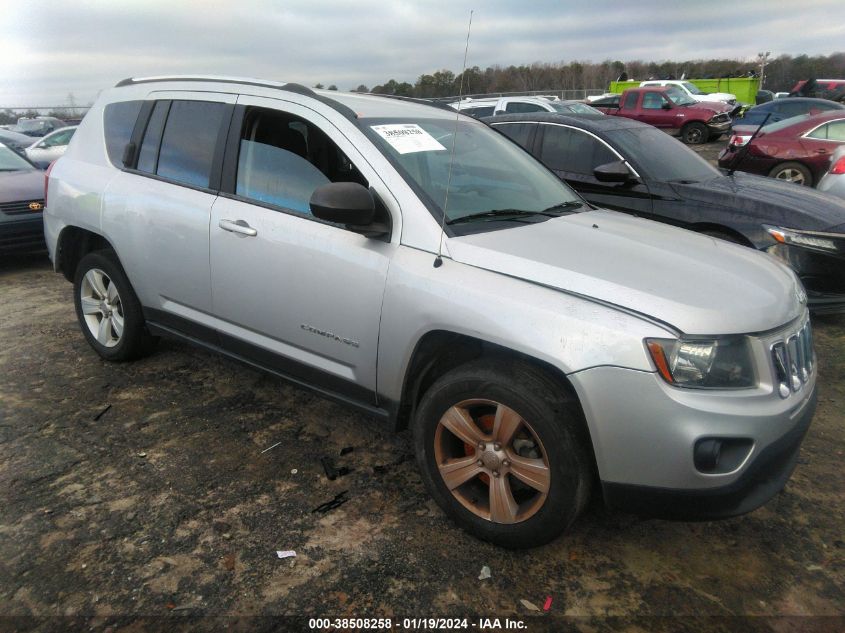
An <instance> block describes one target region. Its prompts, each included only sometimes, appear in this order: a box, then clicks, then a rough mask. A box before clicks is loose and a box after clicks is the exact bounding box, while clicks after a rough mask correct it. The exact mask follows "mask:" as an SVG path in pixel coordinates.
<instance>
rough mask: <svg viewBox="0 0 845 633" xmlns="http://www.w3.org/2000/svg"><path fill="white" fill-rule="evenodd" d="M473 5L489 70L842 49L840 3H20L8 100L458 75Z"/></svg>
mask: <svg viewBox="0 0 845 633" xmlns="http://www.w3.org/2000/svg"><path fill="white" fill-rule="evenodd" d="M470 9H474V10H475V13H474V16H473V24H472V36H471V39H470V46H469V59H468V65H469V66H473V65H477V66H480V67H481V68H485V67H487V66H490V65H494V64H501V65H509V64H521V63H531V62H534V61H544V62H559V61H570V60H573V59H577V60H588V61H602V60H604V59H621V60H623V61H625V60H631V59H642V60H644V61H660V60H665V59H699V58H710V57H727V58H739V59H749V60H750V59H752V58H754V57H755V56H756V54H757V52H758V51H761V50H768V51H771V52H772V54H773V55H774V56H777V55H779V54H782V53H789V54H799V53H808V54H829V53H832V52H834V51H837V50H845V18H843V16H845V10H843V3H842V0H803V1H802V2H800V3H795V2H794V0H790V1H788V2H783V1H781V0H742V1H739V2H737V1H736V0H730V1H724V0H695V1H693V0H674V2H672V1H668V2H666V1H658V0H636V1H629V0H616V1H615V2H608V1H605V0H587V1H582V2H568V1H563V0H538V1H532V0H520V1H514V0H487V1H483V0H472V1H469V0H444V1H440V0H438V1H426V2H422V1H420V2H402V1H398V0H393V1H387V0H381V1H375V0H326V1H320V0H311V1H307V0H306V1H300V0H276V1H271V0H240V1H237V2H236V1H232V2H223V1H219V0H218V1H216V2H212V1H206V2H202V1H200V0H133V1H130V0H101V1H94V0H74V1H72V2H69V1H67V0H52V1H49V0H16V1H14V2H8V3H6V7H5V9H4V11H3V19H2V20H0V107H4V106H5V107H11V106H51V105H60V104H65V103H66V102H67V96H68V93H73V95H74V96H75V98H76V100H77V102H78V103H80V104H84V103H87V102H88V101H89V100H91V99H94V98H95V97H96V95H97V92H98V91H99V90H100V89H102V88H104V87H109V86H113V85H114V84H115V83H116V82H117V81H119V80H120V79H122V78H124V77H129V76H144V75H157V74H166V73H171V74H189V73H202V74H218V75H220V74H225V75H238V76H248V77H260V78H264V79H274V80H279V81H295V82H299V83H304V84H307V85H313V84H315V83H317V82H321V83H323V84H325V85H326V86H328V85H330V84H337V86H338V87H339V88H340V89H341V90H348V89H350V88H355V87H356V86H358V85H359V84H362V83H363V84H366V85H367V86H368V87H372V86H374V85H376V84H378V83H381V82H384V81H387V80H388V79H391V78H394V79H396V80H397V81H409V82H411V83H413V82H414V81H415V80H416V78H417V77H418V76H419V75H420V74H422V73H425V72H433V71H435V70H437V69H441V68H448V69H450V70H453V71H455V72H459V71H460V68H461V63H462V60H463V51H464V42H465V38H466V28H467V22H468V19H469V11H470ZM585 87H588V88H589V87H595V86H585Z"/></svg>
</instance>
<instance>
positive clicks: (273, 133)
mask: <svg viewBox="0 0 845 633" xmlns="http://www.w3.org/2000/svg"><path fill="white" fill-rule="evenodd" d="M330 182H357V183H359V184H361V185H363V186H365V187H368V186H369V184H368V183H367V181H366V179H365V178H364V177H363V176H362V175H361V173H360V172H359V171H358V169H357V168H356V167H355V166H354V165H353V164H352V162H351V161H350V160H349V159H348V158H347V157H346V155H345V154H344V153H343V152H342V151H341V150H340V148H338V147H337V145H335V143H334V142H332V141H331V139H329V137H328V136H326V134H325V133H323V132H322V131H321V130H320V129H318V128H317V127H316V126H314V125H312V124H310V123H308V122H306V121H303V120H301V119H298V118H297V117H294V116H291V115H287V114H284V113H282V112H277V111H273V110H265V109H262V108H253V109H251V110H250V111H249V112H248V113H247V115H246V117H245V123H244V129H243V130H242V132H241V140H240V148H239V152H238V172H237V180H236V182H235V194H236V195H238V196H242V197H244V198H249V199H251V200H256V201H259V202H263V203H266V204H271V205H273V206H277V207H283V208H285V209H289V210H291V211H296V212H297V213H301V214H303V215H311V210H310V207H309V202H310V200H311V194H312V193H314V190H315V189H316V188H317V187H320V186H322V185H325V184H327V183H330Z"/></svg>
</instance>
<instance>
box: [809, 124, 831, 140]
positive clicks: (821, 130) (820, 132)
mask: <svg viewBox="0 0 845 633" xmlns="http://www.w3.org/2000/svg"><path fill="white" fill-rule="evenodd" d="M829 127H830V125H829V124H828V125H822V126H820V127H817V128H816V129H815V130H813V131H812V132H810V133H809V134H808V135H807V137H808V138H821V139H826V138H827V129H828V128H829Z"/></svg>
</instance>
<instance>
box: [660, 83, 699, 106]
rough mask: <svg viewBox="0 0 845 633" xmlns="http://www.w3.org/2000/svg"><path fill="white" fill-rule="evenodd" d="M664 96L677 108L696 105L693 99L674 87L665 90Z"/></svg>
mask: <svg viewBox="0 0 845 633" xmlns="http://www.w3.org/2000/svg"><path fill="white" fill-rule="evenodd" d="M666 96H667V97H669V99H670V100H671V101H672V103H674V104H675V105H679V106H686V105H692V104H693V103H696V100H695V99H693V98H692V97H690V96H689V95H688V94H687V93H686V92H684V91H683V90H681V89H680V88H678V87H676V86H669V87H668V88H666Z"/></svg>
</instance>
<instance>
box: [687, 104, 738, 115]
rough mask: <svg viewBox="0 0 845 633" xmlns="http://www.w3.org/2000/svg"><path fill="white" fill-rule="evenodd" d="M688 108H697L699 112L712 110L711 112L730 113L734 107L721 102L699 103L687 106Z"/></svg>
mask: <svg viewBox="0 0 845 633" xmlns="http://www.w3.org/2000/svg"><path fill="white" fill-rule="evenodd" d="M686 107H688V108H697V109H699V110H710V111H711V112H716V113H719V112H730V111H731V110H733V106H730V105H728V104H727V103H722V102H721V101H697V102H696V103H695V104H693V105H690V106H686Z"/></svg>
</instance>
